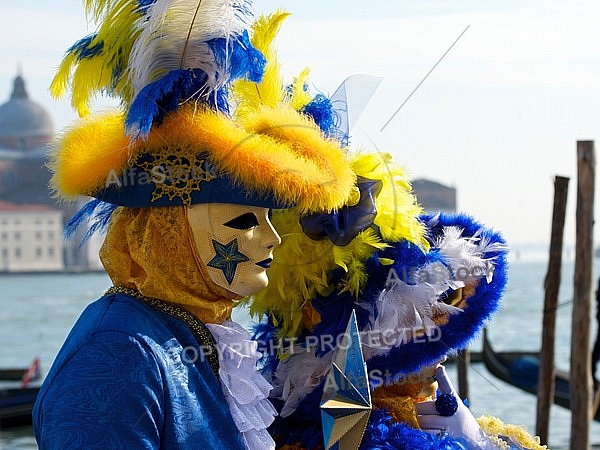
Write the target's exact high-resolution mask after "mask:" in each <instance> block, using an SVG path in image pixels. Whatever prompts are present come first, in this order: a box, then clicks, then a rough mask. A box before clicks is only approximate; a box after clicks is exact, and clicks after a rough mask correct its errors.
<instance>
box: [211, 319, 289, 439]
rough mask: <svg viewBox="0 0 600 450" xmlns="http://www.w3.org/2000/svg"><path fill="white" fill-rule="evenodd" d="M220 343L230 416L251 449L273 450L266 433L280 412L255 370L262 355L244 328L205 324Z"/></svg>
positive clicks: (221, 362) (220, 370) (222, 374)
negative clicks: (270, 399) (274, 405)
mask: <svg viewBox="0 0 600 450" xmlns="http://www.w3.org/2000/svg"><path fill="white" fill-rule="evenodd" d="M206 326H207V327H208V328H209V329H210V331H211V333H212V334H213V336H214V337H215V340H216V341H217V349H218V351H219V362H220V369H219V375H220V378H221V386H222V387H223V393H224V394H225V399H226V400H227V404H228V405H229V411H230V412H231V416H232V417H233V420H234V422H235V424H236V426H237V428H238V430H240V432H241V433H242V437H243V439H244V443H245V444H246V448H247V449H249V450H259V449H260V450H263V449H274V448H275V442H274V441H273V439H272V438H271V436H270V435H269V433H268V432H267V427H268V426H269V425H271V423H273V420H275V416H276V415H277V411H275V408H274V407H273V405H272V404H271V402H270V401H269V399H268V396H269V392H270V391H271V385H270V384H269V383H268V382H267V380H265V379H264V378H263V377H262V376H261V375H260V374H259V373H258V371H257V369H256V362H257V361H258V359H259V358H260V357H261V354H260V353H259V352H257V351H256V349H257V343H256V342H254V341H252V340H251V338H250V334H249V333H248V331H246V330H245V329H244V328H243V327H242V326H241V325H239V324H237V323H235V322H231V321H226V322H224V323H223V324H222V325H219V324H206Z"/></svg>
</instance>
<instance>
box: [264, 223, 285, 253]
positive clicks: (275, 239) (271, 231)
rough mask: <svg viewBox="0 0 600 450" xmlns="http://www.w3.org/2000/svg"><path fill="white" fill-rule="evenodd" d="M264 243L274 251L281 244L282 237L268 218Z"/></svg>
mask: <svg viewBox="0 0 600 450" xmlns="http://www.w3.org/2000/svg"><path fill="white" fill-rule="evenodd" d="M263 242H264V244H265V246H266V247H267V248H268V249H269V250H272V249H274V248H275V247H277V246H278V245H279V244H281V237H280V236H279V233H277V231H276V230H275V228H274V227H273V224H272V223H271V221H270V220H269V219H268V218H266V223H265V227H264V230H263Z"/></svg>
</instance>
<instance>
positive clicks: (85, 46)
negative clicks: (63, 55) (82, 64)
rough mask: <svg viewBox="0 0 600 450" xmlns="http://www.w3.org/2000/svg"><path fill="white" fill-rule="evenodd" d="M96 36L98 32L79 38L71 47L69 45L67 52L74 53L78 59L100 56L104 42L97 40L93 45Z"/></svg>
mask: <svg viewBox="0 0 600 450" xmlns="http://www.w3.org/2000/svg"><path fill="white" fill-rule="evenodd" d="M96 36H97V34H90V35H89V36H86V37H84V38H83V39H80V40H78V41H77V42H75V43H74V44H73V45H72V46H71V47H69V49H68V50H67V53H74V54H75V57H76V58H77V60H78V61H81V60H82V59H86V58H93V57H94V56H98V55H99V54H100V53H102V50H103V49H104V42H97V43H95V44H94V45H92V41H93V40H94V39H96Z"/></svg>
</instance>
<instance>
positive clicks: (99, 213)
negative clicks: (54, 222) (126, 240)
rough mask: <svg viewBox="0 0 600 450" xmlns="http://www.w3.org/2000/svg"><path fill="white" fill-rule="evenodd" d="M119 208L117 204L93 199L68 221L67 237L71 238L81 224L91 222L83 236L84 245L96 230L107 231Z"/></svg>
mask: <svg viewBox="0 0 600 450" xmlns="http://www.w3.org/2000/svg"><path fill="white" fill-rule="evenodd" d="M115 209H117V205H112V204H110V203H106V202H103V201H101V200H98V199H93V200H90V201H89V202H87V203H86V204H85V205H84V206H83V207H82V208H81V209H80V210H79V211H78V212H77V213H76V214H75V215H74V216H73V217H71V219H70V220H69V222H68V223H67V225H66V226H65V231H64V235H65V238H67V239H70V238H72V237H73V235H74V234H75V232H76V231H77V230H78V229H79V227H80V226H82V225H85V224H89V228H88V230H87V232H86V233H85V235H84V236H83V238H82V239H81V245H83V244H84V243H85V242H86V241H87V240H88V239H89V238H90V237H92V235H94V234H95V233H96V232H102V233H103V232H105V231H106V228H107V227H108V224H109V222H110V218H111V217H112V213H113V212H114V211H115Z"/></svg>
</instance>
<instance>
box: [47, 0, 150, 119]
mask: <svg viewBox="0 0 600 450" xmlns="http://www.w3.org/2000/svg"><path fill="white" fill-rule="evenodd" d="M85 8H86V12H87V13H88V14H90V15H91V16H93V18H94V20H95V21H97V22H99V23H100V26H99V28H98V31H97V35H96V36H95V37H94V39H93V40H92V43H91V45H92V46H98V45H101V46H102V51H101V52H100V53H99V54H96V55H94V56H91V57H86V58H83V59H79V58H78V57H77V56H76V55H75V53H74V52H73V51H71V52H69V53H67V55H65V57H64V58H63V60H62V62H61V64H60V66H59V69H58V71H57V73H56V75H55V76H54V79H53V80H52V83H51V85H50V92H51V93H52V95H54V96H55V97H61V96H63V95H64V94H65V93H66V92H67V90H68V89H69V88H70V89H71V104H72V106H73V108H74V109H75V110H76V111H77V112H78V114H79V115H80V116H82V117H85V116H86V115H87V114H89V109H90V103H91V100H92V98H93V97H94V96H95V95H96V94H98V93H100V92H104V93H109V94H111V95H115V96H118V97H121V98H122V99H123V100H124V101H126V102H127V101H130V100H131V92H130V89H129V83H128V82H127V78H126V76H127V73H126V71H125V68H126V66H127V62H128V59H129V55H130V53H131V48H132V45H133V42H134V41H135V39H136V37H137V36H138V35H139V33H140V31H141V29H140V27H139V26H138V23H137V21H138V20H139V19H140V17H141V16H140V13H139V11H138V10H137V8H138V6H137V2H131V1H130V0H119V1H116V2H114V1H113V2H109V1H97V2H94V1H91V0H88V1H86V2H85Z"/></svg>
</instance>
